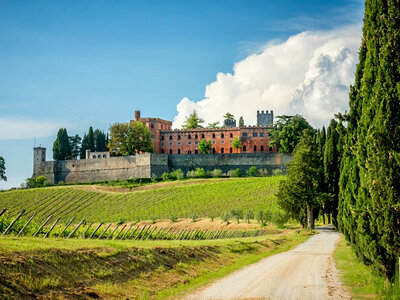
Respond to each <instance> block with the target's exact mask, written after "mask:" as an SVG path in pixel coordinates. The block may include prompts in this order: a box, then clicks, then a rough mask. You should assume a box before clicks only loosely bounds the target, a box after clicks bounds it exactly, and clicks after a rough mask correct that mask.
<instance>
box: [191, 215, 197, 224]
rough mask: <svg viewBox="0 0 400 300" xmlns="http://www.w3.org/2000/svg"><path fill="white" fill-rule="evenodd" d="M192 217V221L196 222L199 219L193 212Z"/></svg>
mask: <svg viewBox="0 0 400 300" xmlns="http://www.w3.org/2000/svg"><path fill="white" fill-rule="evenodd" d="M191 219H192V223H196V221H197V216H196V215H195V214H193V215H192V217H191Z"/></svg>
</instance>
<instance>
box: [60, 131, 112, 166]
mask: <svg viewBox="0 0 400 300" xmlns="http://www.w3.org/2000/svg"><path fill="white" fill-rule="evenodd" d="M107 144H108V134H106V133H104V132H103V131H101V130H100V129H96V130H94V131H93V128H92V127H91V126H90V127H89V131H88V132H87V133H85V134H84V136H83V139H82V138H81V137H80V136H79V135H77V134H76V135H74V136H68V132H67V129H66V128H60V129H59V130H58V133H57V138H56V140H55V141H54V144H53V158H54V160H66V159H78V158H81V159H84V158H86V150H90V151H96V152H97V151H108V148H107Z"/></svg>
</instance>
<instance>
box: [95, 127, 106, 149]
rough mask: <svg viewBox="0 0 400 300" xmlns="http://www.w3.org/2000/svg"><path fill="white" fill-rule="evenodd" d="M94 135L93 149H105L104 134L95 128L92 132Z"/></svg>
mask: <svg viewBox="0 0 400 300" xmlns="http://www.w3.org/2000/svg"><path fill="white" fill-rule="evenodd" d="M93 136H94V149H95V151H98V152H103V151H107V150H108V148H107V143H106V135H105V133H104V132H102V131H100V129H96V130H95V131H94V133H93Z"/></svg>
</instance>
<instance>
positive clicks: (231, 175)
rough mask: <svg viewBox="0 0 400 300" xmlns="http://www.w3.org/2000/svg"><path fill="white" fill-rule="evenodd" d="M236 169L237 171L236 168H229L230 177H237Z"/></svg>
mask: <svg viewBox="0 0 400 300" xmlns="http://www.w3.org/2000/svg"><path fill="white" fill-rule="evenodd" d="M235 171H236V170H229V171H228V173H227V175H228V176H229V177H235Z"/></svg>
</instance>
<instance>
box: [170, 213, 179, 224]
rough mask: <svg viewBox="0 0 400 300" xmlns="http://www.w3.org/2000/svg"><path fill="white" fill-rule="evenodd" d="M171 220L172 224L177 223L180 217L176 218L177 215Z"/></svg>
mask: <svg viewBox="0 0 400 300" xmlns="http://www.w3.org/2000/svg"><path fill="white" fill-rule="evenodd" d="M170 220H171V222H172V223H175V222H176V221H178V217H177V216H175V215H172V216H171V218H170Z"/></svg>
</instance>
